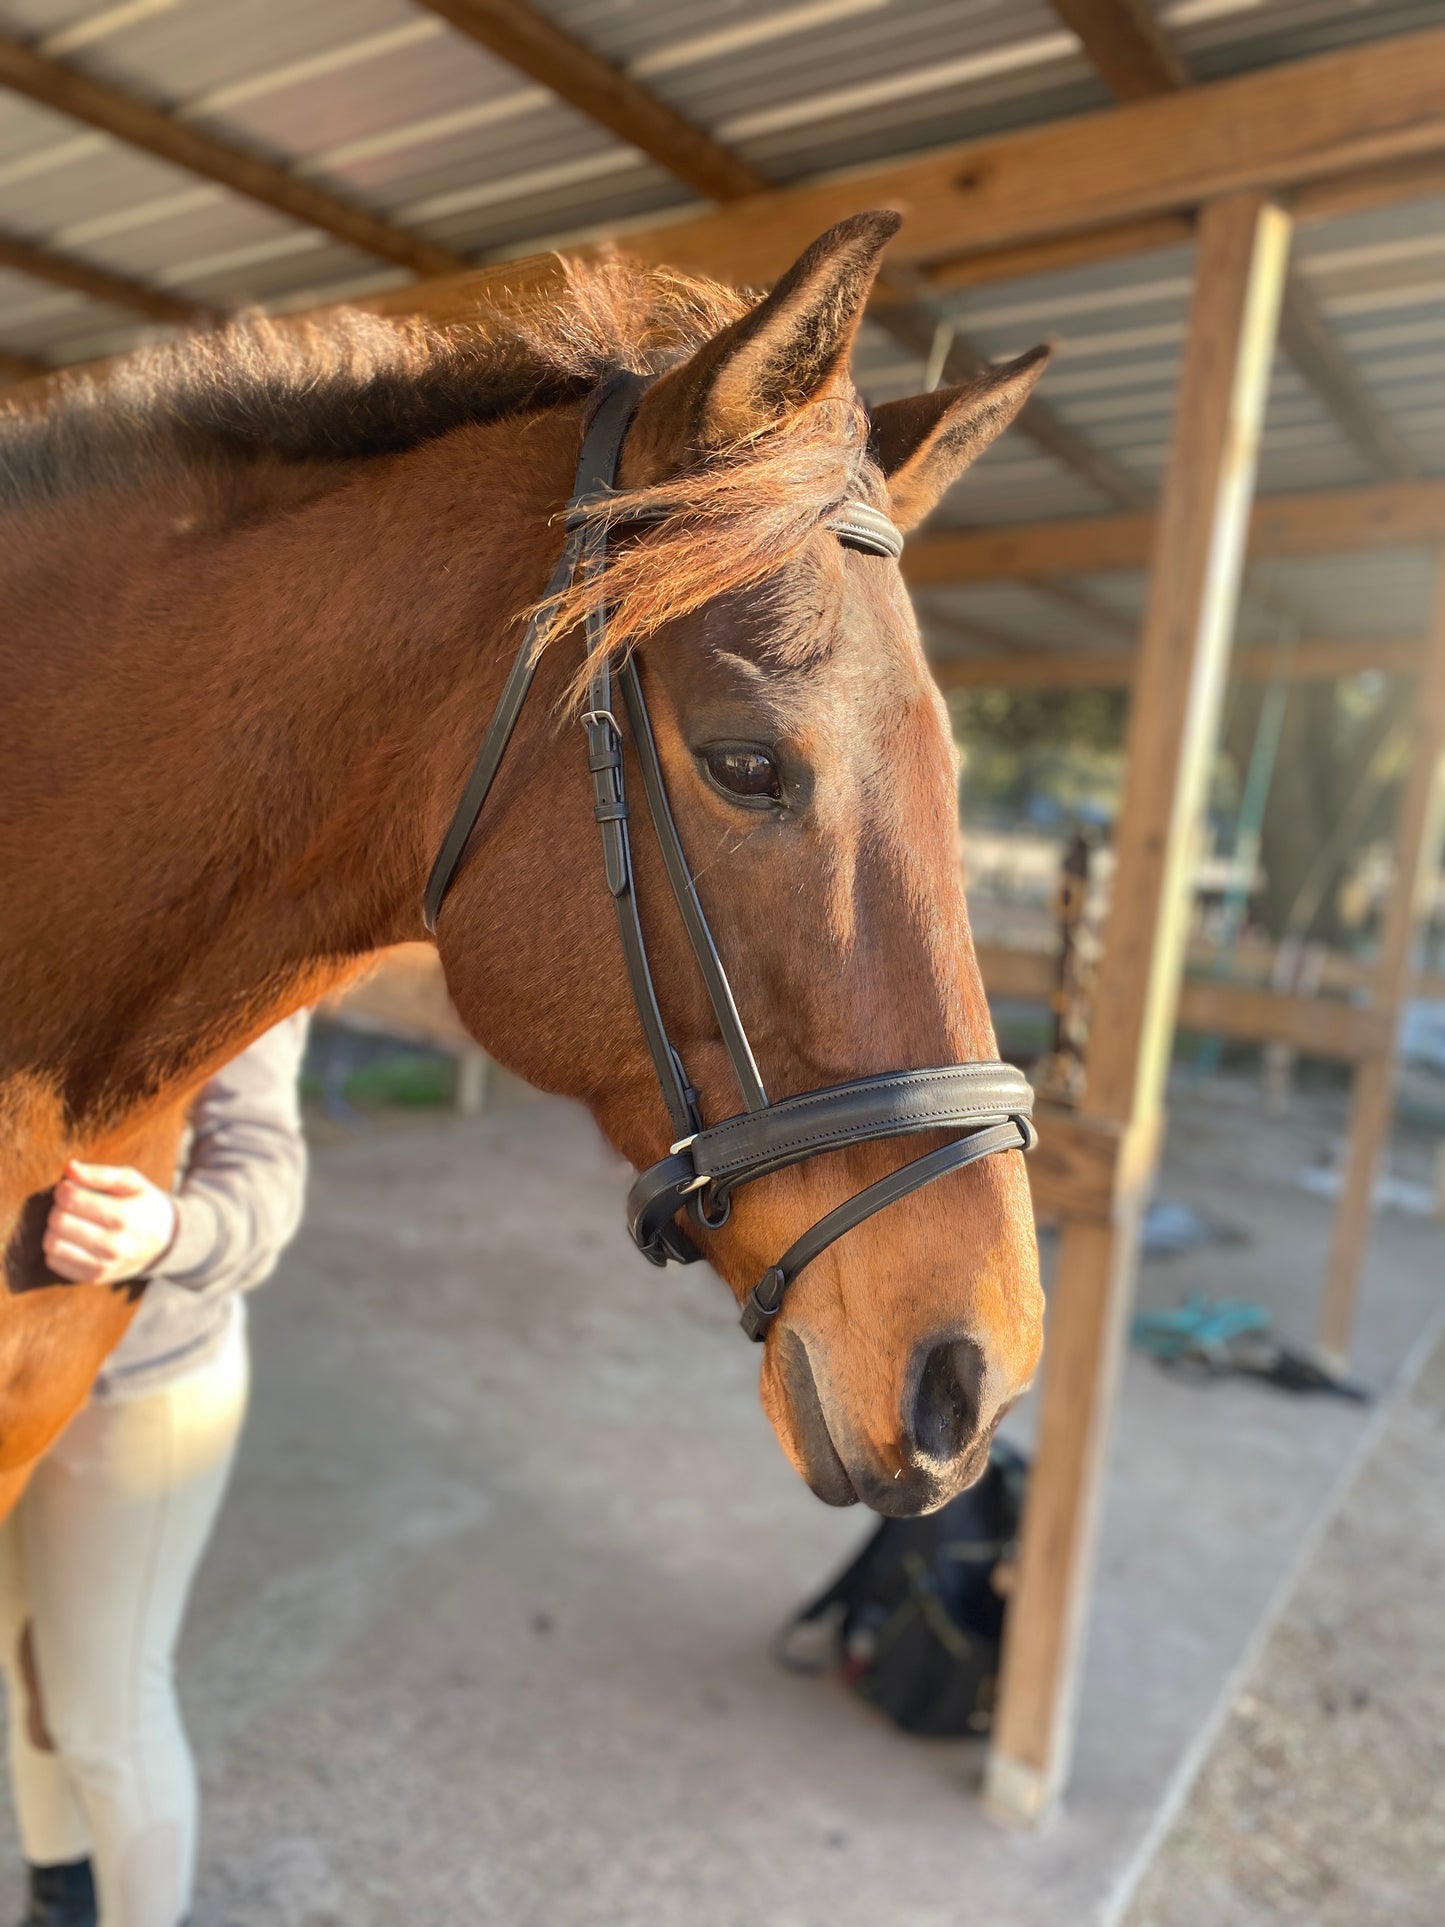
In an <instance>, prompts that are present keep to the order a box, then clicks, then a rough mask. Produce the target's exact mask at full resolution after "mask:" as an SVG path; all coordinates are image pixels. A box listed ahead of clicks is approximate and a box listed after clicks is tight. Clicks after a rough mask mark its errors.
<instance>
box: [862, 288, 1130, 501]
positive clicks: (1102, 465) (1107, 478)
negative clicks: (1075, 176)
mask: <svg viewBox="0 0 1445 1927" xmlns="http://www.w3.org/2000/svg"><path fill="white" fill-rule="evenodd" d="M885 282H886V292H887V293H888V294H891V295H895V296H898V295H901V296H902V297H903V298H902V299H901V300H899V301H897V302H896V304H895V303H893V302H886V303H885V304H884V305H883V306H881V307H877V308H875V309H873V310H871V312H872V315H873V319H874V320H875V321H876V322H877V323H878V325H879V326H880V327H882V328H884V329H885V330H886V331H887V332H888V333H889V334H890V335H891V336H892V337H893V339H894V340H895V341H896V342H898V343H899V345H900V346H901V347H903V348H906V349H908V350H909V352H910V353H912V354H915V355H917V356H918V358H919V360H920V361H927V360H928V358H929V355H930V354H931V352H932V349H933V341H934V333H935V330H936V328H937V327H938V326H939V325H940V323H941V324H942V325H943V326H944V328H945V329H946V330H947V331H948V332H947V336H946V338H947V340H948V344H949V345H948V352H947V354H946V355H945V356H944V360H943V366H942V369H941V371H940V372H941V376H942V378H943V379H944V380H945V381H949V382H960V383H961V382H966V381H969V380H971V379H972V377H973V376H974V375H976V374H978V373H979V372H980V371H981V370H982V369H983V368H985V367H987V365H988V362H987V358H986V356H984V355H983V354H982V353H980V351H979V350H978V349H977V348H975V347H974V346H973V344H972V343H971V342H970V341H969V340H968V338H967V337H966V336H965V335H964V334H963V333H962V332H961V331H960V330H959V329H957V328H955V327H954V326H953V324H952V322H951V321H950V320H949V319H948V318H947V317H946V316H944V315H941V314H940V313H939V312H938V311H937V309H936V308H935V307H932V306H930V299H931V289H930V286H929V283H928V282H927V280H926V279H925V278H924V276H923V275H921V274H919V273H918V271H917V270H916V269H912V268H909V267H907V266H903V267H899V268H891V267H890V269H889V271H888V273H887V276H886V277H885ZM1013 432H1014V433H1016V434H1021V435H1024V436H1026V437H1027V438H1028V440H1029V441H1031V442H1033V443H1034V444H1035V446H1036V447H1039V448H1042V449H1043V450H1044V452H1045V453H1046V454H1048V455H1051V456H1053V458H1054V460H1055V461H1058V462H1061V463H1062V464H1063V465H1064V466H1065V467H1066V468H1068V469H1071V470H1072V471H1073V473H1074V474H1076V475H1080V476H1082V477H1083V478H1084V480H1085V481H1087V482H1090V483H1092V485H1093V486H1094V487H1095V488H1097V489H1098V490H1099V492H1100V493H1101V494H1102V495H1103V496H1104V497H1105V499H1106V500H1107V501H1110V502H1115V503H1117V504H1118V505H1119V506H1120V507H1121V508H1142V507H1144V506H1145V505H1146V504H1147V503H1148V501H1149V499H1150V496H1149V491H1148V489H1146V488H1145V487H1144V486H1143V485H1142V483H1140V482H1138V481H1137V480H1136V479H1135V478H1134V477H1133V476H1132V475H1131V474H1130V473H1129V471H1128V470H1127V469H1126V468H1124V467H1123V466H1122V465H1121V464H1120V463H1118V462H1116V461H1115V460H1114V458H1113V457H1112V456H1111V455H1106V454H1105V453H1104V451H1103V450H1102V449H1099V448H1095V447H1094V445H1093V443H1092V442H1090V441H1089V440H1087V438H1086V437H1085V436H1083V435H1080V434H1078V433H1077V432H1076V431H1075V430H1074V429H1072V428H1070V427H1069V426H1068V424H1067V423H1066V422H1064V421H1061V420H1060V418H1059V417H1058V416H1057V415H1056V414H1055V413H1054V411H1053V409H1052V408H1050V407H1049V406H1048V404H1047V403H1046V402H1041V401H1038V400H1032V401H1030V402H1028V403H1027V404H1026V406H1025V407H1024V408H1023V409H1022V410H1021V411H1020V413H1019V415H1018V417H1017V419H1016V421H1015V422H1014V430H1013Z"/></svg>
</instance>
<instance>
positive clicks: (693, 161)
mask: <svg viewBox="0 0 1445 1927" xmlns="http://www.w3.org/2000/svg"><path fill="white" fill-rule="evenodd" d="M418 3H419V4H420V5H421V6H424V7H427V8H429V9H430V11H431V12H432V13H437V14H440V15H441V17H442V19H443V20H448V21H450V22H451V24H452V25H453V26H454V27H457V28H459V29H460V31H461V32H462V33H464V34H466V35H468V36H469V38H471V39H472V40H475V41H476V42H477V43H478V44H479V45H480V46H483V47H485V48H486V49H487V51H488V53H493V54H496V55H497V56H498V58H499V59H502V60H505V61H506V62H507V64H508V65H509V66H512V67H516V68H518V69H519V70H520V71H521V72H522V73H524V74H527V75H529V76H530V77H531V78H532V79H533V80H536V81H540V82H541V84H542V86H544V87H547V88H550V89H551V91H552V92H553V93H554V94H556V95H557V97H558V98H559V99H560V100H565V101H566V102H567V103H568V105H569V106H571V107H575V108H577V110H578V111H579V112H580V113H583V114H585V115H586V116H587V118H588V119H589V120H594V121H596V122H597V124H598V125H599V126H601V127H605V128H607V129H608V131H609V132H610V133H613V134H615V135H616V136H617V138H618V139H619V140H622V141H626V143H627V144H628V146H629V147H637V148H640V149H641V150H642V152H643V153H644V154H646V155H648V156H649V157H650V158H651V159H652V160H654V161H656V162H657V164H658V165H659V167H664V168H666V169H667V171H668V173H670V174H675V175H676V176H677V178H678V179H679V180H680V181H686V182H687V184H688V186H689V187H693V188H696V190H697V192H698V193H699V194H702V195H705V196H706V198H707V199H708V200H710V201H736V200H739V199H741V198H742V197H743V196H744V195H747V194H760V193H763V192H765V191H766V189H767V186H768V183H767V181H766V180H765V179H764V178H763V176H762V175H761V174H759V173H758V172H757V170H756V169H755V168H752V167H749V165H748V163H747V162H746V161H744V160H741V159H739V157H738V156H737V155H736V154H734V153H732V152H730V150H729V149H728V148H726V147H724V146H723V144H722V143H721V141H717V140H714V139H713V137H712V135H711V134H709V133H708V132H707V131H706V130H705V129H704V128H701V127H698V126H696V125H694V123H693V122H692V121H690V120H688V119H687V118H686V117H685V116H684V115H682V114H679V113H678V112H677V111H676V109H675V108H672V107H669V106H668V105H667V103H666V101H664V100H661V99H659V98H658V96H657V95H656V94H654V93H652V92H650V91H649V89H648V88H646V87H644V86H642V85H641V84H640V83H639V82H638V81H635V80H634V79H633V78H632V76H631V75H630V74H628V73H627V72H625V71H624V69H622V68H621V67H618V66H614V64H613V63H612V62H611V61H610V60H607V59H605V58H604V57H603V56H602V55H601V54H599V53H598V52H597V51H596V50H595V49H594V48H592V47H589V46H588V45H587V44H586V42H585V41H582V40H578V39H576V38H575V37H574V36H573V35H572V34H569V33H567V32H566V31H565V29H563V28H561V27H559V26H557V25H556V23H555V22H554V21H551V20H549V19H547V18H546V16H545V15H544V14H541V13H539V12H538V11H537V10H536V8H535V7H529V6H526V5H524V4H523V0H418Z"/></svg>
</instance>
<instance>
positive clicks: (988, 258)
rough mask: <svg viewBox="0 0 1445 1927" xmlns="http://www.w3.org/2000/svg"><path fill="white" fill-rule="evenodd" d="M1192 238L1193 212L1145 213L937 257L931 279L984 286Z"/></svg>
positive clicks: (935, 282)
mask: <svg viewBox="0 0 1445 1927" xmlns="http://www.w3.org/2000/svg"><path fill="white" fill-rule="evenodd" d="M1193 239H1194V216H1193V214H1192V213H1186V214H1153V215H1145V216H1143V217H1141V218H1140V219H1139V220H1136V221H1119V222H1116V223H1115V224H1114V225H1113V226H1112V227H1103V228H1092V229H1090V231H1089V232H1088V233H1087V234H1064V235H1057V236H1054V237H1052V238H1050V239H1049V240H1045V241H1024V242H1021V243H1020V244H1019V245H1018V246H1017V247H1005V248H985V249H984V250H982V251H981V252H980V253H977V254H962V255H958V256H955V257H952V258H946V259H944V260H941V261H935V262H934V264H933V265H932V267H931V268H930V269H929V270H928V278H929V280H930V281H931V282H932V283H933V285H934V286H935V287H937V288H944V289H950V290H952V289H959V288H986V287H992V286H993V285H994V284H995V283H997V282H1000V281H1022V280H1024V279H1025V278H1026V277H1027V276H1030V275H1035V274H1061V273H1064V272H1066V271H1067V270H1068V269H1069V268H1087V267H1093V266H1094V264H1095V263H1096V262H1099V261H1119V260H1127V259H1131V258H1132V257H1133V256H1135V255H1138V254H1150V253H1152V252H1153V251H1154V250H1155V249H1156V248H1179V247H1187V246H1188V244H1189V243H1190V242H1191V241H1192V240H1193Z"/></svg>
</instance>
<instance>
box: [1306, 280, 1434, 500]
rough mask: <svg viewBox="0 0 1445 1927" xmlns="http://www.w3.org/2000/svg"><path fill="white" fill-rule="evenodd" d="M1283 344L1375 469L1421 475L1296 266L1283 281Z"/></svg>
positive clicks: (1389, 474)
mask: <svg viewBox="0 0 1445 1927" xmlns="http://www.w3.org/2000/svg"><path fill="white" fill-rule="evenodd" d="M1279 339H1280V346H1281V347H1282V348H1283V349H1284V351H1285V353H1286V354H1287V355H1288V356H1289V358H1290V360H1291V361H1292V362H1293V363H1294V365H1295V367H1296V368H1297V369H1298V371H1299V373H1300V374H1301V375H1302V376H1303V377H1304V379H1305V380H1306V381H1307V382H1308V383H1309V385H1310V387H1311V388H1313V389H1314V391H1315V393H1316V394H1317V395H1318V396H1319V397H1320V399H1321V401H1323V403H1324V404H1325V406H1326V408H1328V409H1329V411H1330V413H1331V414H1332V415H1333V416H1334V418H1335V420H1336V422H1337V423H1338V424H1339V426H1340V427H1341V428H1342V429H1343V430H1344V432H1345V434H1346V435H1348V436H1349V438H1350V440H1351V441H1352V442H1353V443H1354V445H1355V447H1356V448H1357V449H1358V450H1359V452H1360V453H1361V454H1362V455H1363V456H1364V458H1365V460H1366V461H1367V462H1368V463H1369V464H1370V466H1371V468H1372V469H1373V470H1374V471H1375V473H1376V474H1377V475H1379V476H1381V477H1382V478H1384V479H1386V480H1394V481H1405V480H1407V479H1408V478H1409V477H1410V476H1413V475H1418V474H1419V473H1420V462H1419V458H1418V457H1417V456H1416V454H1415V452H1414V450H1413V449H1412V448H1411V447H1410V445H1409V443H1408V442H1407V441H1406V440H1405V438H1404V436H1403V435H1401V434H1400V432H1399V430H1398V429H1397V428H1396V427H1395V424H1394V423H1393V422H1392V421H1391V420H1390V418H1389V416H1388V415H1387V414H1386V413H1385V411H1384V409H1383V408H1381V407H1380V405H1379V403H1378V402H1377V401H1376V400H1375V398H1374V396H1373V395H1372V394H1371V393H1370V391H1369V389H1368V388H1366V386H1365V384H1364V382H1363V381H1362V380H1361V379H1360V376H1359V373H1358V371H1357V370H1356V368H1355V366H1354V363H1353V362H1352V361H1351V360H1350V358H1349V356H1348V355H1347V354H1346V353H1345V351H1344V349H1343V348H1342V347H1341V346H1340V344H1339V341H1338V339H1337V337H1336V335H1335V332H1334V330H1333V329H1332V328H1331V327H1330V324H1329V322H1328V321H1327V320H1326V319H1325V316H1324V314H1323V313H1322V311H1321V309H1320V304H1319V302H1318V301H1317V300H1316V298H1315V293H1314V290H1313V288H1311V287H1310V285H1309V283H1308V281H1306V280H1305V278H1304V276H1303V275H1302V274H1301V273H1300V272H1299V270H1298V269H1297V268H1296V269H1295V270H1294V272H1293V273H1291V275H1290V277H1289V280H1288V281H1287V282H1286V284H1285V291H1284V306H1283V308H1282V309H1281V311H1280V318H1279Z"/></svg>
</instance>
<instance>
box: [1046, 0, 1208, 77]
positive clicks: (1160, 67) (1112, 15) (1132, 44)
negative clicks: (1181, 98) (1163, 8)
mask: <svg viewBox="0 0 1445 1927" xmlns="http://www.w3.org/2000/svg"><path fill="white" fill-rule="evenodd" d="M1052 5H1053V9H1054V12H1055V13H1056V14H1057V15H1058V16H1059V18H1060V20H1062V21H1063V23H1064V25H1065V26H1066V27H1071V28H1072V29H1073V31H1074V32H1075V33H1076V34H1077V35H1078V36H1079V39H1080V41H1081V42H1082V43H1083V48H1084V52H1085V53H1086V54H1087V55H1088V57H1089V59H1090V60H1091V61H1092V62H1093V64H1094V66H1095V67H1096V68H1097V69H1098V71H1099V74H1100V76H1101V78H1102V79H1103V80H1104V82H1105V84H1106V85H1107V86H1108V87H1109V89H1110V90H1111V91H1112V92H1113V93H1114V94H1116V95H1117V96H1118V98H1119V99H1120V100H1152V99H1153V98H1154V97H1155V95H1157V94H1169V93H1174V92H1176V91H1177V90H1178V89H1180V88H1182V87H1187V86H1188V85H1189V72H1188V69H1187V68H1186V67H1185V65H1184V62H1183V61H1182V60H1181V59H1180V57H1179V52H1178V49H1177V48H1176V47H1175V46H1174V43H1173V42H1172V41H1171V40H1170V38H1169V36H1168V35H1167V34H1166V33H1165V31H1164V29H1163V28H1162V27H1161V26H1160V25H1159V22H1158V20H1157V18H1156V17H1155V15H1154V14H1153V13H1152V12H1151V11H1150V10H1149V7H1148V6H1147V4H1146V0H1052Z"/></svg>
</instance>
